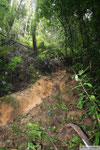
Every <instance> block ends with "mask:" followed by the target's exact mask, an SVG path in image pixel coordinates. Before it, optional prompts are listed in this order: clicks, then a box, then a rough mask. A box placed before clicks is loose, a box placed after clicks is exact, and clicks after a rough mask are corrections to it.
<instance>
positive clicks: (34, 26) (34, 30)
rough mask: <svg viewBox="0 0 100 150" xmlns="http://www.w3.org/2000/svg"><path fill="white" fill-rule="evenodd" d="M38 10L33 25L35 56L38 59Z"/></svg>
mask: <svg viewBox="0 0 100 150" xmlns="http://www.w3.org/2000/svg"><path fill="white" fill-rule="evenodd" d="M37 13H38V8H37V7H36V11H35V17H34V20H33V23H32V41H33V53H34V56H35V57H37V55H38V50H37V41H36V27H37V23H38V18H37V17H38V16H37Z"/></svg>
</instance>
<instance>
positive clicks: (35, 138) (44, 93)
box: [0, 69, 93, 150]
mask: <svg viewBox="0 0 100 150" xmlns="http://www.w3.org/2000/svg"><path fill="white" fill-rule="evenodd" d="M76 84H77V83H76V82H75V80H74V79H73V80H72V74H71V73H69V72H68V71H66V70H64V69H62V70H58V71H56V72H55V73H52V75H50V76H42V77H41V78H40V79H39V80H38V81H37V82H36V83H34V84H30V85H29V86H28V87H27V88H26V89H25V90H23V91H19V92H16V93H13V94H11V95H9V96H7V97H5V99H7V101H1V102H0V148H2V150H3V149H5V150H11V149H13V150H15V149H17V150H26V149H30V150H31V149H32V144H33V145H35V148H33V150H35V149H37V150H70V149H74V150H78V149H79V146H80V145H84V144H83V143H82V141H81V139H80V138H79V137H78V135H77V133H76V132H75V131H74V130H73V129H72V128H71V127H66V125H67V124H68V123H74V124H77V125H78V126H80V127H81V128H82V129H83V130H84V131H85V132H86V133H87V135H88V136H89V137H90V136H91V133H90V132H89V131H90V130H91V127H92V122H93V121H92V119H91V116H89V115H88V114H87V113H86V112H87V109H88V106H85V108H84V109H79V108H78V107H77V103H78V93H79V91H76V90H73V88H74V87H75V86H76ZM87 105H88V104H87ZM44 131H45V132H46V136H45V138H44V136H42V135H43V133H44V135H45V132H44Z"/></svg>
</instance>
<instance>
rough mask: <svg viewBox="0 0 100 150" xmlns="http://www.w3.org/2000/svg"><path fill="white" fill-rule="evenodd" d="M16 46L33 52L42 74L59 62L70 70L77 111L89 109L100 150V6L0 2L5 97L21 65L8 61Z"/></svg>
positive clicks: (55, 0)
mask: <svg viewBox="0 0 100 150" xmlns="http://www.w3.org/2000/svg"><path fill="white" fill-rule="evenodd" d="M14 42H17V43H21V44H23V45H25V46H28V47H30V48H31V49H32V51H33V54H32V57H33V58H34V59H37V61H38V64H40V66H39V67H40V68H43V69H42V70H44V67H43V66H44V64H46V65H47V62H48V60H49V59H55V58H56V59H60V60H61V61H62V62H64V63H65V65H67V66H71V70H72V71H73V72H74V73H75V79H76V81H77V82H78V84H79V85H78V86H77V88H78V90H80V94H79V99H78V105H77V107H79V108H80V109H82V108H83V107H85V105H86V104H88V107H89V110H87V112H88V114H91V115H92V118H93V119H94V124H93V137H92V138H93V139H94V144H95V145H99V144H100V143H99V142H100V141H99V137H100V0H85V1H83V0H37V1H34V0H20V1H19V0H15V1H14V0H10V1H8V0H0V95H4V94H8V93H9V91H10V90H11V89H12V86H11V83H9V75H11V76H12V74H13V73H14V72H16V70H17V65H18V64H19V63H21V61H22V58H21V57H20V56H14V57H9V52H10V53H11V51H12V50H13V49H14V45H13V43H14ZM46 58H47V59H46ZM43 60H44V61H43ZM45 60H47V61H46V63H45ZM41 62H43V63H41ZM48 64H49V63H48ZM32 65H33V64H29V66H32ZM41 66H42V67H41ZM31 68H34V67H33V66H32V67H31ZM40 68H39V69H40ZM86 68H88V69H86ZM85 69H86V70H85ZM40 70H41V69H40ZM84 70H85V71H84ZM11 72H12V73H11ZM33 72H34V71H33ZM33 72H32V73H33ZM34 74H37V73H36V72H34ZM33 76H34V75H33ZM33 76H32V77H33ZM30 145H31V143H29V147H30Z"/></svg>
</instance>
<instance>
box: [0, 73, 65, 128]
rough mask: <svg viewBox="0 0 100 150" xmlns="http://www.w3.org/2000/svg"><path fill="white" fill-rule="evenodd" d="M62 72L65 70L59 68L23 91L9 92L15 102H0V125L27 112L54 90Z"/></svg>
mask: <svg viewBox="0 0 100 150" xmlns="http://www.w3.org/2000/svg"><path fill="white" fill-rule="evenodd" d="M64 74H65V70H62V71H61V70H60V71H58V72H56V73H54V74H52V76H51V77H45V76H43V77H42V78H41V79H40V80H38V81H37V82H36V83H35V84H31V85H30V87H28V88H27V89H25V90H24V91H20V92H17V93H14V94H11V95H10V97H11V98H12V97H13V99H16V100H17V102H13V103H9V104H7V103H4V102H0V126H3V125H6V124H7V123H8V122H10V121H12V120H14V119H15V118H16V117H18V116H19V115H22V114H27V113H28V112H30V111H31V110H32V109H33V108H34V107H35V106H36V105H39V104H40V103H41V102H42V100H43V99H44V98H46V97H48V96H50V95H51V94H53V93H54V92H56V88H57V87H56V85H57V84H59V82H60V80H61V79H62V78H63V77H64Z"/></svg>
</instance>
